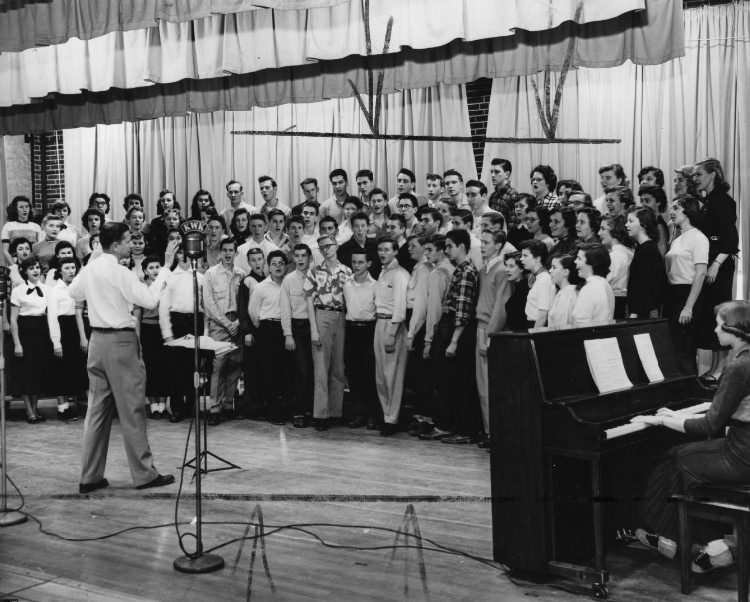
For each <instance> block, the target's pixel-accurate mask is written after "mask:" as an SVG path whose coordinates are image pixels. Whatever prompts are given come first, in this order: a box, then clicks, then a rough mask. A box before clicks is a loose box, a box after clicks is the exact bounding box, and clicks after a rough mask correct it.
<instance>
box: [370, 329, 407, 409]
mask: <svg viewBox="0 0 750 602" xmlns="http://www.w3.org/2000/svg"><path fill="white" fill-rule="evenodd" d="M390 324H391V321H390V319H384V318H378V322H377V324H376V325H375V343H374V345H375V385H376V387H377V390H378V399H380V406H381V407H382V408H383V420H384V421H385V423H386V424H397V423H398V413H399V411H400V410H401V397H402V395H403V393H404V374H405V372H406V359H407V352H406V328H404V325H403V324H399V326H398V330H397V331H396V349H395V350H394V352H393V353H386V352H385V340H386V334H387V332H388V328H389V326H390Z"/></svg>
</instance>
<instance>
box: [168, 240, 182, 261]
mask: <svg viewBox="0 0 750 602" xmlns="http://www.w3.org/2000/svg"><path fill="white" fill-rule="evenodd" d="M179 244H180V243H179V242H178V241H176V240H170V241H169V242H168V243H167V248H166V250H165V251H164V265H165V266H171V265H172V263H173V262H174V256H175V255H176V254H177V247H178V246H179Z"/></svg>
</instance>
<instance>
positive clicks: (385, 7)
mask: <svg viewBox="0 0 750 602" xmlns="http://www.w3.org/2000/svg"><path fill="white" fill-rule="evenodd" d="M665 1H668V0H661V2H665ZM579 4H580V6H581V9H580V12H578V5H579ZM435 6H436V3H435V2H434V0H418V1H416V2H415V1H413V0H412V1H411V2H403V1H402V0H374V1H373V2H371V4H370V15H371V17H374V18H375V22H376V23H377V22H380V23H381V24H382V26H383V31H384V30H385V22H386V21H387V20H388V15H394V16H395V17H397V18H396V19H395V20H396V22H401V23H409V24H410V29H402V32H404V33H405V32H406V31H410V30H411V28H413V31H412V34H413V35H416V36H417V37H419V36H420V35H421V36H422V39H424V40H428V41H429V40H430V39H431V37H432V36H434V37H438V38H439V37H441V36H446V35H452V36H453V37H448V38H447V40H445V41H448V40H451V39H453V38H454V37H464V36H462V35H455V34H456V32H457V31H461V28H462V27H463V25H464V21H467V22H468V21H473V23H470V24H469V25H470V27H469V30H468V31H469V32H473V33H471V34H470V36H474V35H478V37H495V36H498V35H511V34H512V33H513V32H512V30H513V29H514V28H519V29H526V30H529V31H538V30H542V29H552V28H554V27H557V26H558V25H560V24H561V23H563V22H564V21H570V20H572V21H575V22H577V23H588V22H593V21H603V20H606V19H611V18H613V17H616V16H618V15H621V14H623V13H625V12H628V11H631V10H642V9H643V8H644V7H645V0H618V2H610V1H609V0H578V1H577V2H572V1H571V2H556V3H555V6H554V7H553V6H552V4H551V3H550V2H548V0H468V1H467V0H440V6H439V10H435ZM363 7H364V2H362V1H360V0H351V1H349V0H260V1H255V0H145V1H144V0H46V1H44V2H28V1H26V2H19V1H15V0H11V1H6V2H3V6H2V7H0V52H7V51H19V50H23V49H26V48H34V47H37V46H46V45H52V44H63V43H64V42H66V41H67V40H69V39H71V38H78V39H80V40H91V39H94V38H96V37H98V36H102V35H106V34H107V33H110V32H115V31H131V30H135V29H141V28H153V27H156V26H157V25H158V26H161V25H163V24H165V23H185V22H189V21H197V20H200V19H211V18H212V15H216V14H218V15H221V14H241V15H242V18H248V19H251V20H252V19H254V18H255V17H256V16H259V18H261V19H270V18H275V19H278V20H280V24H281V25H282V28H285V27H283V26H288V25H289V21H288V20H286V19H287V18H290V19H292V20H300V19H301V20H302V21H303V22H305V21H308V25H309V26H310V28H311V30H312V31H314V29H315V28H316V25H318V26H319V25H321V24H322V23H324V24H326V25H327V24H329V23H336V24H338V25H339V26H342V25H343V26H344V27H345V28H346V29H348V26H347V21H349V20H352V19H353V20H354V21H358V22H359V23H361V22H362V18H361V17H362V11H363V10H364V9H363ZM469 7H470V8H471V10H468V8H469ZM274 9H275V11H276V14H275V15H273V17H271V15H272V12H273V10H274ZM282 10H283V11H284V12H283V13H282V12H279V11H282ZM284 13H287V14H284ZM295 13H297V14H295ZM472 14H474V15H477V17H475V18H473V19H472V18H470V17H471V15H472ZM493 14H494V15H497V16H501V17H502V18H498V19H492V18H484V17H486V16H488V15H493ZM383 15H385V18H383ZM402 17H405V18H406V19H405V20H404V19H402ZM398 27H399V28H400V27H401V25H398ZM498 31H500V32H502V33H484V34H482V33H481V32H498ZM318 33H323V32H322V31H321V30H320V29H318ZM400 35H401V34H397V37H396V38H395V41H396V42H397V43H400V42H401V39H400V37H399V36H400ZM345 37H346V36H341V35H335V36H330V35H329V36H322V38H321V40H319V42H321V43H322V44H323V45H324V46H329V47H331V48H335V47H336V46H337V45H340V44H346V43H348V42H349V40H346V39H343V38H345ZM478 37H468V38H466V39H478ZM443 43H445V42H439V43H438V44H433V43H429V46H435V45H440V44H443ZM415 47H420V46H419V42H417V44H416V46H415ZM421 47H426V46H421ZM361 48H364V45H362V46H361ZM313 56H318V55H313ZM341 56H345V55H338V56H333V57H330V58H340V57H341ZM318 58H324V57H322V56H320V57H318Z"/></svg>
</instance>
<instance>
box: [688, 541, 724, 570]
mask: <svg viewBox="0 0 750 602" xmlns="http://www.w3.org/2000/svg"><path fill="white" fill-rule="evenodd" d="M732 564H734V556H732V552H731V551H730V550H729V546H728V545H727V543H726V541H724V540H723V539H715V540H714V541H710V542H709V543H708V545H707V546H706V547H705V548H703V549H702V550H701V551H700V552H699V553H698V555H697V556H696V557H695V558H693V564H692V567H691V568H692V571H693V572H694V573H708V572H709V571H713V570H714V569H718V568H722V567H725V566H731V565H732Z"/></svg>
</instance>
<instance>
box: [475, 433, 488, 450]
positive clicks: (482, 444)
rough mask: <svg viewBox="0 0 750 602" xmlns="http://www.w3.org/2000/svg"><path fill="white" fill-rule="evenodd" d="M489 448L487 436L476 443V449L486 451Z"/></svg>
mask: <svg viewBox="0 0 750 602" xmlns="http://www.w3.org/2000/svg"><path fill="white" fill-rule="evenodd" d="M489 446H490V437H489V435H485V436H484V437H482V438H481V439H480V440H479V443H477V447H478V448H479V449H487V448H489Z"/></svg>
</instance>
